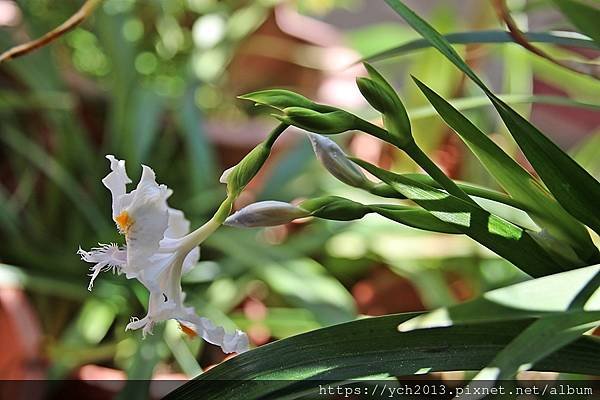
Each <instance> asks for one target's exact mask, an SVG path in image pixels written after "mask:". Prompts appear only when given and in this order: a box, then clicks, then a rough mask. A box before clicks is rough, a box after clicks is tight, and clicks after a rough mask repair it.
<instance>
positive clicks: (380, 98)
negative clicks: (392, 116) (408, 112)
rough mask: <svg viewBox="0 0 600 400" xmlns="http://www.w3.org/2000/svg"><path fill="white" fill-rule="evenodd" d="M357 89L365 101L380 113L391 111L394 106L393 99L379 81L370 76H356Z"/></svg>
mask: <svg viewBox="0 0 600 400" xmlns="http://www.w3.org/2000/svg"><path fill="white" fill-rule="evenodd" d="M356 86H358V90H359V91H360V93H361V94H362V95H363V97H364V98H365V99H366V100H367V102H368V103H369V104H370V105H371V106H372V107H373V108H374V109H376V110H377V111H379V112H380V113H382V114H386V113H390V112H393V111H394V109H395V108H396V105H395V102H394V99H393V98H392V97H390V95H389V93H388V92H387V90H385V88H383V87H382V86H381V85H380V84H379V83H377V82H375V81H373V80H372V79H370V78H364V77H358V78H356Z"/></svg>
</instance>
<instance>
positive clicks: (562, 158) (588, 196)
mask: <svg viewBox="0 0 600 400" xmlns="http://www.w3.org/2000/svg"><path fill="white" fill-rule="evenodd" d="M386 2H387V3H388V4H389V5H390V6H391V7H392V8H393V9H394V10H395V11H396V12H397V13H398V14H399V15H400V16H402V18H404V20H405V21H406V22H407V23H408V24H409V25H411V26H412V27H413V28H414V29H415V30H416V31H417V32H419V33H420V34H421V35H422V36H423V37H424V38H425V39H427V40H428V41H429V42H430V43H431V44H432V45H433V46H434V47H435V48H436V49H438V50H439V51H440V52H441V53H442V54H443V55H444V56H445V57H446V58H448V60H450V61H451V62H452V63H454V65H456V66H457V67H458V68H459V69H460V70H462V71H463V72H464V73H465V74H466V75H467V76H468V77H469V78H471V80H473V82H475V83H476V84H477V85H478V86H479V87H480V88H481V89H482V90H483V91H484V93H485V94H486V95H487V96H488V97H489V99H490V100H491V102H492V104H493V105H494V107H495V108H496V110H497V111H498V113H499V114H500V116H501V118H502V120H503V121H504V123H505V124H506V126H507V128H508V129H509V131H510V133H511V134H512V136H513V137H514V138H515V140H516V141H517V143H518V144H519V147H520V148H521V150H522V151H523V153H524V154H525V156H526V157H527V159H528V160H529V162H530V163H531V165H532V166H533V167H534V168H535V170H536V172H537V173H538V175H539V176H540V178H541V179H542V181H544V183H545V184H546V186H547V187H548V189H549V190H550V192H551V193H552V194H553V195H554V197H555V198H556V200H557V201H558V202H559V203H560V204H561V205H562V206H563V207H564V208H565V209H566V210H567V211H568V212H569V213H571V215H573V216H574V217H576V218H577V219H579V220H580V221H581V222H582V223H584V224H586V225H588V226H589V227H590V228H592V229H594V230H595V231H596V232H598V233H600V215H599V213H598V208H599V206H598V205H599V204H600V183H599V182H598V181H597V180H596V179H594V177H592V176H591V175H590V174H589V173H588V172H587V171H586V170H585V169H584V168H582V167H581V166H580V165H579V164H577V162H575V161H574V160H573V159H572V158H571V157H569V156H568V155H567V154H566V153H565V152H563V151H562V150H561V149H560V148H559V147H558V146H557V145H555V144H554V143H553V142H552V141H551V140H549V139H548V138H547V137H546V136H544V134H543V133H542V132H540V131H539V130H538V129H537V128H536V127H534V126H533V125H532V124H531V123H529V122H528V121H527V120H526V119H525V118H523V117H521V116H520V115H519V114H518V113H517V112H516V111H515V110H513V109H512V108H511V107H510V106H508V105H507V104H506V103H504V102H503V101H502V100H500V99H499V98H498V97H497V96H496V95H494V94H493V93H492V92H491V91H490V89H488V88H487V86H486V85H485V84H484V83H483V81H482V80H481V79H480V78H479V77H478V76H477V75H476V74H475V73H474V72H473V70H472V69H471V68H470V67H469V66H468V65H467V64H466V63H465V62H464V61H463V59H462V58H461V57H460V56H459V55H458V53H457V52H456V51H455V50H454V49H453V48H452V46H451V45H450V44H449V43H448V41H447V40H446V39H445V38H444V37H443V36H442V35H441V34H440V33H439V32H437V31H436V30H435V29H434V28H433V27H432V26H431V25H429V23H427V22H426V21H425V20H423V19H422V18H421V17H419V16H418V15H417V14H415V13H414V12H413V11H412V10H411V9H410V8H408V7H407V6H406V5H404V4H403V3H402V2H401V1H400V0H386Z"/></svg>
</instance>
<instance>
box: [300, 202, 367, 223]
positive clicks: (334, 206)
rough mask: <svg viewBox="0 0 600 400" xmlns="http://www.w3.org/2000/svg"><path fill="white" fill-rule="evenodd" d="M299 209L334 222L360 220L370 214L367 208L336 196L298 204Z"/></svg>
mask: <svg viewBox="0 0 600 400" xmlns="http://www.w3.org/2000/svg"><path fill="white" fill-rule="evenodd" d="M300 208H302V209H304V210H306V211H308V212H309V213H310V215H312V216H314V217H319V218H324V219H331V220H336V221H351V220H355V219H360V218H362V217H364V216H365V214H368V213H369V212H370V210H369V208H368V207H365V206H364V205H362V204H360V203H357V202H355V201H352V200H348V199H344V198H343V197H338V196H326V197H318V198H316V199H310V200H305V201H303V202H302V203H300Z"/></svg>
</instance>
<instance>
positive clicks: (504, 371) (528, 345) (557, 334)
mask: <svg viewBox="0 0 600 400" xmlns="http://www.w3.org/2000/svg"><path fill="white" fill-rule="evenodd" d="M599 322H600V312H598V311H597V312H574V313H562V314H559V315H548V316H545V317H543V318H540V319H538V320H537V321H535V322H534V323H533V324H531V325H529V326H528V327H527V329H525V330H524V331H523V332H522V333H521V334H519V336H517V337H516V338H515V339H514V340H513V341H512V342H510V343H509V344H508V346H506V347H505V348H504V349H503V350H502V351H501V352H500V353H498V354H497V355H496V357H494V359H493V360H492V362H491V363H490V364H489V365H488V366H487V367H486V368H484V369H483V370H482V371H481V372H480V373H479V374H478V375H477V376H476V377H475V378H474V380H477V379H485V380H488V379H494V380H505V379H512V378H514V376H515V375H516V374H517V372H519V371H527V370H530V369H531V368H532V367H533V365H534V364H535V363H536V362H538V361H540V360H542V359H543V358H544V357H547V356H548V355H550V354H552V353H554V352H555V351H557V350H558V349H560V348H562V347H564V346H566V345H567V344H569V343H571V342H573V341H575V340H577V338H579V337H580V336H581V335H583V334H584V333H585V332H587V331H588V330H590V329H592V328H594V327H595V326H597V325H598V323H599Z"/></svg>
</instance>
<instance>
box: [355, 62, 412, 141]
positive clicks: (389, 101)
mask: <svg viewBox="0 0 600 400" xmlns="http://www.w3.org/2000/svg"><path fill="white" fill-rule="evenodd" d="M365 68H366V69H367V71H368V73H369V78H357V79H356V84H357V86H358V89H359V90H360V92H361V93H362V95H363V97H364V98H365V99H366V100H367V101H368V102H369V104H370V105H371V106H372V107H373V108H374V109H376V110H377V111H379V112H380V113H381V114H382V116H383V125H384V126H385V128H386V129H387V130H388V132H389V133H390V135H392V136H393V138H394V139H395V140H394V144H396V145H398V146H399V147H404V146H405V145H407V144H408V143H410V142H412V140H413V138H412V132H411V126H410V119H409V118H408V113H407V112H406V108H405V107H404V104H402V101H401V100H400V98H399V97H398V94H397V93H396V91H395V90H394V88H393V87H392V86H391V85H390V84H389V83H388V82H387V81H386V80H385V78H384V77H383V76H382V75H381V74H380V73H379V72H377V70H376V69H375V68H373V67H372V66H370V65H369V64H365Z"/></svg>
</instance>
